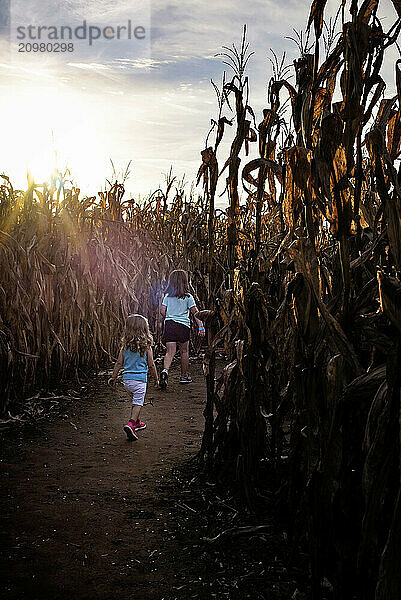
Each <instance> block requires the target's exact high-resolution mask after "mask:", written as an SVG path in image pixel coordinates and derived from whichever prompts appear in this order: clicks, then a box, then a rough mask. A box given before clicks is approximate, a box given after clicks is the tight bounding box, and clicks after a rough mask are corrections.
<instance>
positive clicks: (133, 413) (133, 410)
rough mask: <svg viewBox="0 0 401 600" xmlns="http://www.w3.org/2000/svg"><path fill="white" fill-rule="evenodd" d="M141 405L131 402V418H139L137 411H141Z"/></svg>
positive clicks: (135, 419)
mask: <svg viewBox="0 0 401 600" xmlns="http://www.w3.org/2000/svg"><path fill="white" fill-rule="evenodd" d="M141 408H142V406H141V405H140V404H133V405H132V406H131V417H130V418H131V419H133V420H134V421H137V420H138V418H139V413H140V412H141Z"/></svg>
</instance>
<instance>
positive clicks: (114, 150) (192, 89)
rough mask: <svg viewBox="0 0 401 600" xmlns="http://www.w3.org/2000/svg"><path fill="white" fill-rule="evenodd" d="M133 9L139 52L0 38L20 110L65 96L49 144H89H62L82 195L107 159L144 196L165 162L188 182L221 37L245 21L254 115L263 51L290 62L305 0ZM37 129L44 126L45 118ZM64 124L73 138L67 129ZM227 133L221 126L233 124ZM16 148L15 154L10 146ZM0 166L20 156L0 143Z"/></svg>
mask: <svg viewBox="0 0 401 600" xmlns="http://www.w3.org/2000/svg"><path fill="white" fill-rule="evenodd" d="M14 2H15V4H14V7H15V8H18V10H20V11H25V13H23V14H25V16H26V17H27V15H29V16H30V18H32V19H35V20H40V19H43V20H46V19H49V20H51V19H52V18H55V17H56V16H57V18H58V19H60V18H62V17H63V15H64V16H65V15H68V17H69V18H70V19H72V20H75V21H79V20H80V19H81V20H82V19H86V20H87V21H88V23H89V22H93V23H96V22H98V23H108V22H110V23H111V22H114V21H119V22H121V23H122V22H123V21H124V20H127V19H129V18H133V15H134V10H133V7H134V4H133V3H132V0H96V1H94V0H50V1H49V2H46V3H43V2H39V0H30V2H29V3H27V2H26V0H13V3H14ZM337 5H338V0H328V3H327V14H334V12H335V7H336V6H337ZM380 5H381V9H380V10H381V12H380V18H381V19H383V21H382V22H383V26H384V27H385V29H388V28H389V26H390V24H391V23H392V22H393V20H394V17H395V11H394V9H393V7H392V4H391V2H390V0H382V1H381V3H380ZM135 6H137V7H138V6H139V7H142V9H143V10H145V9H146V7H151V42H152V43H151V48H150V49H149V53H148V54H147V53H146V52H145V53H144V54H143V55H141V56H138V55H134V54H132V52H130V47H129V45H124V44H122V43H121V44H120V45H118V44H117V42H115V43H114V44H113V45H107V44H103V45H101V46H96V45H93V47H92V48H91V49H90V52H89V51H88V52H87V53H83V52H82V53H81V52H79V53H74V54H70V55H68V56H67V55H63V56H62V55H50V54H49V55H47V54H46V53H45V54H43V55H41V56H39V55H36V56H33V55H31V56H29V55H24V56H23V57H21V56H17V59H18V60H17V59H16V58H15V54H14V49H15V48H14V47H13V46H12V45H10V44H8V45H7V44H6V43H5V42H4V40H2V41H0V54H1V56H0V62H1V64H0V78H1V86H2V87H3V88H4V89H6V90H7V91H8V95H10V94H11V97H12V99H14V100H15V102H17V104H18V106H19V107H21V110H22V107H23V106H25V105H26V107H29V104H30V103H32V101H33V105H38V106H39V105H40V104H41V102H42V101H43V102H46V98H48V97H50V96H49V95H50V94H55V96H54V101H55V102H56V101H57V98H59V99H63V100H62V101H60V106H62V109H63V110H62V116H61V119H62V120H63V125H62V126H61V125H58V124H57V123H55V124H54V123H53V124H52V128H53V130H54V132H55V139H56V142H57V140H65V143H67V141H68V140H71V144H73V143H75V144H76V143H79V144H80V145H82V146H84V147H85V148H86V147H87V148H88V152H86V154H85V153H83V155H80V157H79V160H78V157H76V156H74V151H73V147H72V148H67V149H66V152H64V154H65V157H66V158H65V160H66V161H68V166H70V167H71V169H72V171H73V175H74V176H75V178H76V179H77V180H78V183H79V184H80V186H81V188H82V189H83V190H85V192H87V193H95V192H96V191H97V190H98V189H100V187H101V184H102V182H103V181H104V179H105V177H106V176H109V175H110V171H109V170H108V169H109V158H112V159H113V160H114V162H115V164H116V167H117V168H124V167H125V166H126V164H127V163H128V162H129V160H132V161H133V164H132V177H131V179H130V180H129V181H128V190H129V192H131V193H138V192H140V193H142V194H143V193H146V192H147V191H149V190H150V189H152V188H154V187H157V186H158V185H159V184H160V183H161V182H162V180H163V175H162V174H163V172H166V171H167V170H168V169H169V166H170V165H171V164H172V165H173V166H174V169H175V171H176V173H177V174H178V175H179V176H180V175H182V174H183V172H185V173H186V176H187V179H189V180H193V179H194V178H195V176H196V172H197V169H198V167H199V163H200V151H201V150H202V147H203V144H204V142H205V138H206V135H207V132H208V131H209V128H210V119H211V118H216V111H217V109H216V99H215V92H214V90H213V88H212V86H211V85H210V79H211V78H212V79H213V80H214V81H215V82H216V83H217V84H218V85H219V82H220V81H221V75H222V73H223V70H224V69H227V67H226V66H225V65H223V63H222V60H221V57H216V54H217V53H219V52H221V49H222V46H231V44H232V43H233V42H235V43H236V44H237V46H238V45H239V44H240V41H241V35H242V28H243V25H244V24H247V28H248V29H247V34H248V38H249V41H250V50H252V51H255V55H254V56H253V57H252V59H251V61H250V63H249V68H248V75H249V78H250V93H251V96H250V103H251V105H252V106H253V108H254V109H255V113H256V119H257V122H259V120H260V118H261V114H262V109H263V108H264V107H265V106H266V103H267V98H266V91H267V84H268V81H269V78H270V76H271V65H270V63H269V61H268V54H269V51H270V48H273V49H274V50H275V52H276V53H277V55H278V56H279V57H280V56H281V54H282V53H283V52H286V56H287V59H286V60H287V62H288V63H291V62H292V61H293V60H294V58H295V57H296V56H297V49H296V47H295V45H294V43H293V42H292V41H291V40H289V39H287V38H286V37H285V36H291V35H293V29H297V30H301V29H303V28H304V27H305V24H306V22H307V18H308V10H309V2H303V1H301V0H254V2H252V3H250V2H245V1H244V0H215V1H214V2H213V3H211V2H209V3H205V2H204V0H170V1H168V0H152V2H151V4H150V2H149V1H148V0H143V3H142V4H138V3H137V2H135ZM49 22H50V21H49ZM10 53H11V54H10ZM390 56H391V60H387V61H386V62H385V65H384V75H385V77H386V79H387V80H388V82H389V85H388V90H387V91H386V94H388V95H391V94H392V93H393V92H394V74H393V65H394V58H395V57H396V51H391V55H390ZM10 57H11V58H10ZM2 96H3V97H2V98H1V99H0V108H1V109H2V114H6V115H7V121H8V122H9V123H10V132H12V131H13V127H12V125H13V126H14V129H15V131H17V130H18V131H20V129H19V127H20V125H19V120H20V119H19V116H18V114H17V113H16V112H13V101H12V100H10V99H7V95H5V94H3V95H2ZM51 97H52V98H53V96H51ZM15 102H14V105H15ZM35 102H36V104H35ZM24 103H25V104H24ZM42 116H43V117H44V116H45V115H42ZM77 120H78V122H77ZM43 122H44V127H46V122H45V120H44V121H43ZM29 126H30V125H29V122H27V123H26V126H25V129H24V131H22V130H21V135H26V136H29ZM47 127H48V129H49V128H50V121H49V124H48V125H47ZM68 130H71V131H73V132H74V136H70V137H68V135H67V133H68ZM228 133H229V135H231V130H230V131H229V132H228ZM10 135H11V133H10ZM80 136H81V138H80ZM48 137H49V136H48ZM43 139H45V136H44V137H43ZM46 139H47V138H46ZM228 143H229V142H228V141H227V142H226V143H225V146H224V147H223V146H222V151H223V152H222V156H223V154H224V153H227V151H228V150H229V148H228V147H227V144H228ZM61 150H62V149H60V151H61ZM60 154H61V152H60ZM15 156H16V158H15V160H16V161H17V160H18V148H17V147H16V154H15ZM85 156H86V157H88V160H89V158H90V160H91V168H90V169H89V168H85V167H86V165H85V164H84V161H85ZM81 163H82V164H81ZM5 166H7V170H8V171H9V173H10V175H11V176H13V173H12V171H13V169H14V171H15V173H16V172H17V171H18V168H17V167H18V165H17V167H13V164H12V162H11V159H10V152H9V151H8V147H7V144H3V145H2V147H0V170H1V169H2V168H5ZM19 185H22V183H20V184H19Z"/></svg>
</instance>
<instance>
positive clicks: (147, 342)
mask: <svg viewBox="0 0 401 600" xmlns="http://www.w3.org/2000/svg"><path fill="white" fill-rule="evenodd" d="M122 343H123V347H124V348H129V349H130V350H131V352H139V353H140V355H141V356H143V355H144V354H145V352H146V350H147V349H148V348H149V347H150V346H152V344H153V337H152V334H151V333H150V330H149V323H148V320H147V318H146V317H144V316H142V315H128V317H127V318H126V319H125V330H124V335H123V340H122Z"/></svg>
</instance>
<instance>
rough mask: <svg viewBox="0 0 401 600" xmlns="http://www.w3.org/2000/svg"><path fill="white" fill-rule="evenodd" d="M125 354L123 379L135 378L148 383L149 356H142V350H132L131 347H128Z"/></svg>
mask: <svg viewBox="0 0 401 600" xmlns="http://www.w3.org/2000/svg"><path fill="white" fill-rule="evenodd" d="M123 356H124V370H123V381H129V380H131V379H134V380H135V381H144V382H145V383H146V382H147V380H148V357H147V356H146V354H144V355H143V356H141V353H140V352H131V350H130V349H129V348H126V349H125V350H124V352H123Z"/></svg>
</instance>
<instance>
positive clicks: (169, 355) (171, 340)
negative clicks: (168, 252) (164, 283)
mask: <svg viewBox="0 0 401 600" xmlns="http://www.w3.org/2000/svg"><path fill="white" fill-rule="evenodd" d="M160 312H161V314H162V316H163V318H164V341H165V343H166V348H167V351H166V356H165V357H164V365H163V366H164V369H163V371H162V372H161V374H160V387H161V388H162V389H165V388H166V387H167V381H168V370H169V368H170V365H171V363H172V361H173V358H174V355H175V353H176V351H177V344H178V346H179V349H180V356H181V378H180V383H190V382H191V381H192V379H191V376H190V375H189V374H188V364H189V338H190V333H191V322H190V320H189V313H192V314H193V315H196V313H197V312H199V311H198V309H197V308H196V304H195V300H194V299H193V296H192V295H191V294H190V293H189V284H188V275H187V273H186V271H181V270H177V271H173V272H172V273H171V274H170V279H169V283H168V288H167V294H166V295H165V296H164V298H163V302H162V305H161V308H160ZM195 321H196V323H197V325H198V328H199V334H200V335H202V336H203V335H205V328H204V326H203V323H202V322H201V321H200V320H199V319H197V318H196V317H195Z"/></svg>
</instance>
